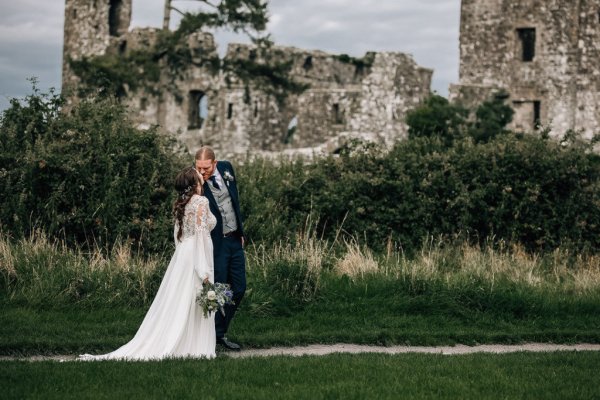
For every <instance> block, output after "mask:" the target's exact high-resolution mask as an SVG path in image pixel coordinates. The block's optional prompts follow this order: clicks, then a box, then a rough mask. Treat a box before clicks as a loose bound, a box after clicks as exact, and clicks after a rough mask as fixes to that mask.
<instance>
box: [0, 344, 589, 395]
mask: <svg viewBox="0 0 600 400" xmlns="http://www.w3.org/2000/svg"><path fill="white" fill-rule="evenodd" d="M598 365H600V353H595V352H577V353H576V352H557V353H546V354H542V353H535V354H531V353H515V354H506V355H483V354H474V355H464V356H442V355H424V354H406V355H395V356H390V355H377V354H369V355H340V354H337V355H330V356H322V357H314V356H304V357H297V358H294V357H271V358H267V359H265V358H249V359H230V358H228V357H219V358H217V359H216V360H212V361H202V360H165V361H160V362H145V363H134V362H114V361H111V362H94V363H82V362H64V363H58V362H53V361H46V362H24V361H4V362H0V371H1V373H0V386H1V387H2V388H3V389H2V397H3V398H5V399H24V398H32V399H33V398H43V399H65V398H94V399H113V398H132V399H137V398H139V399H146V398H161V399H162V398H173V399H188V398H189V399H192V398H193V399H196V398H206V399H230V400H233V399H273V398H276V399H365V398H377V399H399V398H410V399H431V398H436V399H504V398H510V399H514V398H535V399H597V398H598V397H599V396H600V386H598V384H597V367H598Z"/></svg>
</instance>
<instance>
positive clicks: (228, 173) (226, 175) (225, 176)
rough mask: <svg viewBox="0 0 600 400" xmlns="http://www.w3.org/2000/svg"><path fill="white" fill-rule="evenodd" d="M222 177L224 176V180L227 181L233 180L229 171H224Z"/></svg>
mask: <svg viewBox="0 0 600 400" xmlns="http://www.w3.org/2000/svg"><path fill="white" fill-rule="evenodd" d="M223 178H225V180H228V181H233V175H231V173H230V172H229V171H225V172H224V173H223Z"/></svg>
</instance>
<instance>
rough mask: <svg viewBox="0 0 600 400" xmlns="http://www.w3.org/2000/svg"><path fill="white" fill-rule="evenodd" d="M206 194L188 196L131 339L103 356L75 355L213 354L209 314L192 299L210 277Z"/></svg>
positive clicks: (141, 357) (151, 357) (212, 224)
mask: <svg viewBox="0 0 600 400" xmlns="http://www.w3.org/2000/svg"><path fill="white" fill-rule="evenodd" d="M216 223H217V222H216V218H215V216H214V215H213V214H212V213H211V212H210V209H209V207H208V199H207V198H206V197H203V196H199V195H193V196H192V198H191V199H190V201H189V203H188V204H187V205H186V207H185V216H184V218H183V234H182V236H181V241H178V240H177V231H178V229H179V227H178V225H177V224H175V246H176V247H175V253H174V254H173V257H172V258H171V262H170V263H169V267H168V268H167V271H166V272H165V276H164V277H163V280H162V282H161V284H160V288H159V289H158V292H157V293H156V297H155V298H154V301H153V302H152V305H151V306H150V309H149V310H148V313H147V314H146V316H145V317H144V321H143V322H142V324H141V326H140V327H139V329H138V331H137V333H136V334H135V336H134V338H133V339H131V341H130V342H129V343H127V344H125V345H123V346H122V347H120V348H119V349H117V350H115V351H113V352H111V353H108V354H103V355H96V356H94V355H90V354H84V355H82V356H80V357H79V359H80V360H86V361H87V360H107V359H111V360H113V359H125V360H157V359H162V358H171V357H196V358H214V357H215V345H216V336H215V321H214V318H215V317H214V313H211V314H209V317H208V318H205V317H204V315H203V313H202V309H201V308H200V307H199V306H198V305H197V304H196V294H197V292H198V290H199V289H200V287H201V284H202V281H203V280H204V279H205V278H208V279H209V280H210V281H211V282H214V260H213V246H212V240H211V238H210V231H211V230H212V229H213V228H214V227H215V225H216Z"/></svg>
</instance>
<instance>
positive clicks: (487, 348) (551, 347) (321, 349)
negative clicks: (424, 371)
mask: <svg viewBox="0 0 600 400" xmlns="http://www.w3.org/2000/svg"><path fill="white" fill-rule="evenodd" d="M519 351H525V352H533V353H536V352H548V351H600V344H588V343H580V344H548V343H526V344H516V345H505V344H484V345H479V346H465V345H462V344H458V345H456V346H431V347H428V346H389V347H384V346H369V345H358V344H333V345H324V344H323V345H321V344H314V345H310V346H297V347H272V348H268V349H247V350H242V351H240V352H226V353H219V355H226V356H229V357H232V358H244V357H269V356H307V355H311V356H323V355H327V354H332V353H350V354H358V353H383V354H407V353H427V354H443V355H461V354H472V353H492V354H504V353H515V352H519ZM76 357H77V356H75V355H57V356H30V357H8V356H0V361H47V360H54V361H73V360H75V358H76Z"/></svg>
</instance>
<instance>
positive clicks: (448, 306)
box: [0, 235, 600, 355]
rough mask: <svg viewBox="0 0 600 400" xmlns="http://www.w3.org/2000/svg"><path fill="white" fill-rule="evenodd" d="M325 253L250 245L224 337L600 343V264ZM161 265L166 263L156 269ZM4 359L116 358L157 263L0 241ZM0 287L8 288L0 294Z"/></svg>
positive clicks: (432, 252)
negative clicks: (241, 294)
mask: <svg viewBox="0 0 600 400" xmlns="http://www.w3.org/2000/svg"><path fill="white" fill-rule="evenodd" d="M346 247H347V248H346V249H345V250H343V251H340V252H335V251H331V250H330V248H331V246H328V245H327V242H325V241H319V240H317V239H315V237H314V235H313V236H306V237H299V238H298V240H297V241H296V242H295V243H291V242H290V243H282V244H275V245H273V246H272V247H271V248H268V249H267V248H264V247H255V248H250V249H249V250H248V288H249V290H248V292H247V294H246V297H245V298H244V300H243V302H242V304H241V309H240V311H239V313H238V314H237V315H236V318H235V319H234V322H233V324H232V326H231V330H230V332H229V336H230V338H232V339H235V340H237V341H239V342H241V344H243V345H244V346H245V347H268V346H273V345H301V344H310V343H336V342H346V343H368V344H383V345H391V344H411V345H436V344H455V343H461V344H477V343H520V342H531V341H538V342H555V343H575V342H594V343H600V313H598V310H599V309H600V257H599V256H590V257H588V258H582V257H580V256H578V255H574V254H569V253H566V252H560V251H557V252H555V253H552V254H549V255H545V256H538V255H532V254H528V253H526V252H523V251H522V250H521V249H520V248H518V247H514V248H511V249H507V248H505V249H495V248H493V247H488V248H483V249H481V248H475V247H471V246H468V245H466V244H462V245H459V246H450V245H447V244H435V243H431V244H430V245H428V246H426V247H424V248H423V250H422V251H421V253H420V254H419V255H417V256H415V257H414V258H410V259H409V258H407V257H405V256H403V255H402V254H398V253H394V252H393V251H391V252H389V253H388V254H387V255H378V256H375V255H373V254H372V253H371V252H370V250H368V249H366V248H364V247H362V246H360V245H359V244H358V243H356V242H350V243H346ZM163 261H164V260H163ZM0 262H1V263H0V267H2V268H0V270H1V271H2V272H3V273H2V277H3V278H4V280H0V289H1V290H0V354H4V355H8V354H56V353H58V354H61V353H62V354H77V353H83V352H86V353H96V352H106V351H109V350H113V349H115V348H116V347H118V346H120V345H122V344H124V343H126V342H127V341H128V340H129V339H130V338H131V337H133V335H134V334H135V332H136V330H137V328H138V326H139V324H140V322H141V321H142V319H143V317H144V314H145V312H146V310H147V309H148V307H149V306H150V301H151V300H152V298H153V297H154V293H155V291H156V288H157V287H158V285H159V284H160V279H161V278H162V274H163V271H162V270H161V268H162V267H164V264H163V262H162V261H161V260H160V259H149V260H147V259H144V258H143V257H141V256H135V255H132V253H131V252H130V251H129V250H128V248H127V247H126V246H117V247H115V250H114V251H113V253H112V254H111V255H110V256H106V257H105V256H103V255H101V254H100V253H95V254H91V255H89V254H85V253H82V252H74V251H71V250H69V249H68V248H65V247H61V246H60V245H57V244H55V243H51V242H48V241H47V240H46V239H44V238H43V237H42V238H35V237H32V238H30V239H28V240H23V241H20V242H17V243H16V244H15V243H12V242H10V241H8V240H6V239H5V240H0ZM2 283H3V284H4V285H2Z"/></svg>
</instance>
